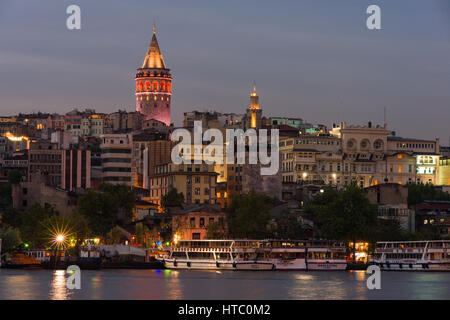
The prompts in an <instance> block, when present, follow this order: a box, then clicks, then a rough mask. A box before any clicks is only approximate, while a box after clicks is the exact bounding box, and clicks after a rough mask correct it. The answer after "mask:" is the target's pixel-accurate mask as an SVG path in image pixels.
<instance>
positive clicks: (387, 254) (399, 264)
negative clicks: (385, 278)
mask: <svg viewBox="0 0 450 320" xmlns="http://www.w3.org/2000/svg"><path fill="white" fill-rule="evenodd" d="M371 263H372V264H375V265H378V266H379V267H380V268H381V270H393V271H450V240H432V241H391V242H377V246H376V249H375V254H374V256H373V259H372V261H371Z"/></svg>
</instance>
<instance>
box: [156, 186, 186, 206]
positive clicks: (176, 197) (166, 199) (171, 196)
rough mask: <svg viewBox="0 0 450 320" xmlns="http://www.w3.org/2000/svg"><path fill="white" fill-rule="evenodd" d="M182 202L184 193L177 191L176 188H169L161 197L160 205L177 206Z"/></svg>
mask: <svg viewBox="0 0 450 320" xmlns="http://www.w3.org/2000/svg"><path fill="white" fill-rule="evenodd" d="M183 203H184V195H183V193H182V192H178V190H177V189H176V188H172V189H170V191H169V192H168V193H167V194H165V195H163V196H162V197H161V206H162V207H163V208H164V209H166V208H167V207H178V206H181V205H182V204H183Z"/></svg>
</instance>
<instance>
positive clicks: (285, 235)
mask: <svg viewBox="0 0 450 320" xmlns="http://www.w3.org/2000/svg"><path fill="white" fill-rule="evenodd" d="M275 225H276V227H275V228H274V229H273V230H272V232H273V234H274V237H276V238H278V239H303V238H304V236H305V230H304V229H303V227H302V223H301V222H300V220H299V217H298V216H297V215H296V214H295V213H290V212H289V210H283V211H282V212H281V214H280V215H279V216H278V217H276V218H275Z"/></svg>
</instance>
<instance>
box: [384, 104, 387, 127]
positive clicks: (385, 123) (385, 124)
mask: <svg viewBox="0 0 450 320" xmlns="http://www.w3.org/2000/svg"><path fill="white" fill-rule="evenodd" d="M386 127H387V122H386V106H384V128H386Z"/></svg>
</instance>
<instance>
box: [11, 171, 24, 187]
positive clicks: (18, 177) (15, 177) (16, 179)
mask: <svg viewBox="0 0 450 320" xmlns="http://www.w3.org/2000/svg"><path fill="white" fill-rule="evenodd" d="M21 181H22V174H21V173H20V171H19V170H17V169H14V170H11V171H9V172H8V182H9V184H19V183H20V182H21Z"/></svg>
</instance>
